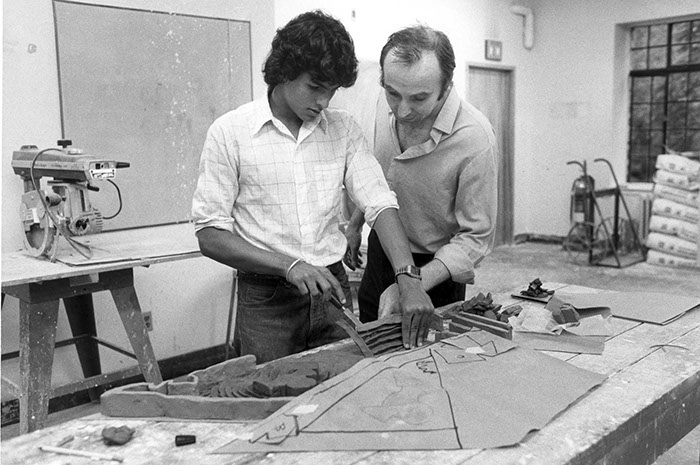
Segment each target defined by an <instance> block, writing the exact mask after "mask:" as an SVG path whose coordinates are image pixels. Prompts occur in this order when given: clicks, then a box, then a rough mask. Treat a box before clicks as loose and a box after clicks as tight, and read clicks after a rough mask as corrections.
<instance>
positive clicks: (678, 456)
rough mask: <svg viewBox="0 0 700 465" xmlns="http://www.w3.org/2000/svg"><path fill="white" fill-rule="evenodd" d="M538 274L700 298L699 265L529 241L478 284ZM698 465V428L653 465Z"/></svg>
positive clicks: (493, 263)
mask: <svg viewBox="0 0 700 465" xmlns="http://www.w3.org/2000/svg"><path fill="white" fill-rule="evenodd" d="M535 278H540V279H541V280H542V282H545V283H546V282H548V281H549V282H562V283H570V284H578V285H582V286H588V287H594V288H599V289H610V290H620V291H635V290H637V291H642V290H645V291H649V290H650V289H656V290H658V291H660V292H669V293H679V294H686V295H691V296H697V297H700V269H698V270H694V269H690V270H689V269H674V268H665V267H658V266H653V265H648V264H646V263H637V264H635V265H632V266H630V267H627V268H621V269H618V268H608V267H602V266H587V265H582V264H577V263H572V261H571V257H570V256H569V255H568V254H567V252H566V251H565V250H563V248H562V247H561V245H557V244H548V243H539V242H526V243H522V244H518V245H514V246H501V247H498V248H496V250H494V251H493V253H491V255H489V256H488V257H487V258H486V259H484V261H483V262H482V263H481V264H480V266H479V268H478V269H477V272H476V281H475V286H476V287H477V288H478V289H479V290H482V291H485V292H491V293H493V294H496V293H500V292H508V291H511V290H514V289H518V288H520V287H522V288H523V289H524V288H525V287H526V286H527V284H528V283H529V282H530V281H532V280H533V279H535ZM97 412H99V404H95V403H93V404H87V405H84V406H79V407H76V408H73V409H68V410H64V411H62V412H57V413H54V414H51V415H49V420H48V423H49V425H55V424H60V423H61V422H63V421H67V420H70V419H73V418H79V417H82V416H85V415H90V414H93V413H97ZM18 430H19V428H18V425H11V426H7V427H4V428H2V440H5V439H9V438H11V437H14V436H16V435H17V434H18ZM698 464H700V427H698V428H696V429H695V430H693V431H692V432H691V433H690V434H688V435H687V436H686V437H685V438H684V439H683V440H681V441H680V442H679V443H678V444H676V445H675V446H674V447H673V448H671V449H670V450H669V451H667V452H666V453H665V454H664V455H662V456H661V457H659V458H658V460H657V461H656V462H654V465H698Z"/></svg>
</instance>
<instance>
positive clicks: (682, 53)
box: [671, 44, 690, 65]
mask: <svg viewBox="0 0 700 465" xmlns="http://www.w3.org/2000/svg"><path fill="white" fill-rule="evenodd" d="M689 58H690V48H689V47H688V44H684V45H674V46H672V47H671V65H687V64H688V59H689Z"/></svg>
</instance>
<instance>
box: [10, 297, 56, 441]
mask: <svg viewBox="0 0 700 465" xmlns="http://www.w3.org/2000/svg"><path fill="white" fill-rule="evenodd" d="M19 318H20V322H19V325H20V330H19V334H20V341H19V353H20V358H19V371H20V373H22V375H23V376H22V377H21V380H20V397H19V410H20V418H19V431H20V433H21V434H23V433H27V432H29V431H33V430H35V429H37V428H42V427H43V426H44V423H45V422H46V418H47V416H48V408H49V396H50V392H51V370H52V368H53V351H54V344H55V343H56V323H57V321H58V301H57V300H54V301H50V302H42V303H38V304H29V303H26V302H20V309H19Z"/></svg>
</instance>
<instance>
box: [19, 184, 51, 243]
mask: <svg viewBox="0 0 700 465" xmlns="http://www.w3.org/2000/svg"><path fill="white" fill-rule="evenodd" d="M28 194H29V193H28ZM33 194H34V195H27V194H25V195H24V196H23V197H22V202H21V203H20V218H21V219H22V221H23V223H24V247H25V249H27V251H28V252H29V253H31V254H32V255H33V256H35V257H39V256H41V255H46V256H48V255H49V254H50V253H51V250H52V248H53V246H54V244H55V243H56V235H57V234H58V231H57V230H56V228H55V227H54V225H53V223H52V222H51V219H50V218H49V215H48V214H47V213H46V210H44V208H43V206H42V205H41V203H40V201H39V199H38V197H37V196H36V192H34V193H33ZM37 203H38V204H37ZM27 218H34V221H33V222H32V223H31V224H28V222H27ZM37 220H38V222H37Z"/></svg>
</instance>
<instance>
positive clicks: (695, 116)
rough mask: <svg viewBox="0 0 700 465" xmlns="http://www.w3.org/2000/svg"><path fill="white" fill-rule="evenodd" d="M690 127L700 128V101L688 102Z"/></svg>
mask: <svg viewBox="0 0 700 465" xmlns="http://www.w3.org/2000/svg"><path fill="white" fill-rule="evenodd" d="M687 124H688V129H700V102H691V103H689V104H688V123H687Z"/></svg>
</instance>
